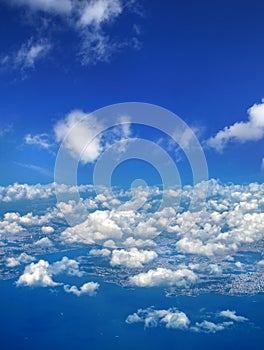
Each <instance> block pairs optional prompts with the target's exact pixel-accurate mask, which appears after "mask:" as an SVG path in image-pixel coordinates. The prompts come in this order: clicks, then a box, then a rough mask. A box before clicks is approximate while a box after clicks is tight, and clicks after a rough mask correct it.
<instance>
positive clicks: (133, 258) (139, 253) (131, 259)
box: [110, 248, 158, 268]
mask: <svg viewBox="0 0 264 350" xmlns="http://www.w3.org/2000/svg"><path fill="white" fill-rule="evenodd" d="M157 256H158V254H157V253H156V252H154V251H152V250H138V249H137V248H131V249H130V250H124V249H119V250H117V249H115V250H113V252H112V258H111V261H110V264H111V265H112V266H125V267H128V268H140V267H143V264H147V263H149V262H150V261H152V260H154V259H155V258H157Z"/></svg>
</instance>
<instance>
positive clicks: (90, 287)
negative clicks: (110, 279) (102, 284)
mask: <svg viewBox="0 0 264 350" xmlns="http://www.w3.org/2000/svg"><path fill="white" fill-rule="evenodd" d="M63 288H64V290H65V292H67V293H72V294H75V295H77V296H78V297H79V296H81V295H88V296H90V297H92V296H95V295H96V294H97V290H98V288H99V283H95V282H88V283H85V284H83V285H82V286H81V287H80V289H78V288H77V287H76V286H69V285H68V284H66V285H64V287H63Z"/></svg>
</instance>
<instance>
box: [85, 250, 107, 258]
mask: <svg viewBox="0 0 264 350" xmlns="http://www.w3.org/2000/svg"><path fill="white" fill-rule="evenodd" d="M89 254H90V255H93V256H102V257H106V256H110V255H111V250H109V249H107V248H103V249H91V250H90V252H89Z"/></svg>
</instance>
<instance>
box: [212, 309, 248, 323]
mask: <svg viewBox="0 0 264 350" xmlns="http://www.w3.org/2000/svg"><path fill="white" fill-rule="evenodd" d="M219 316H221V317H225V318H229V319H230V320H232V321H235V322H244V321H248V319H247V318H246V317H244V316H237V315H236V311H231V310H223V311H221V312H220V313H219Z"/></svg>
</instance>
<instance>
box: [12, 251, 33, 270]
mask: <svg viewBox="0 0 264 350" xmlns="http://www.w3.org/2000/svg"><path fill="white" fill-rule="evenodd" d="M35 260H36V259H35V258H34V257H33V256H30V255H28V254H26V253H21V254H20V255H19V256H18V257H11V258H7V259H6V266H7V267H16V266H19V265H21V264H28V263H30V262H32V261H35Z"/></svg>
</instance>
